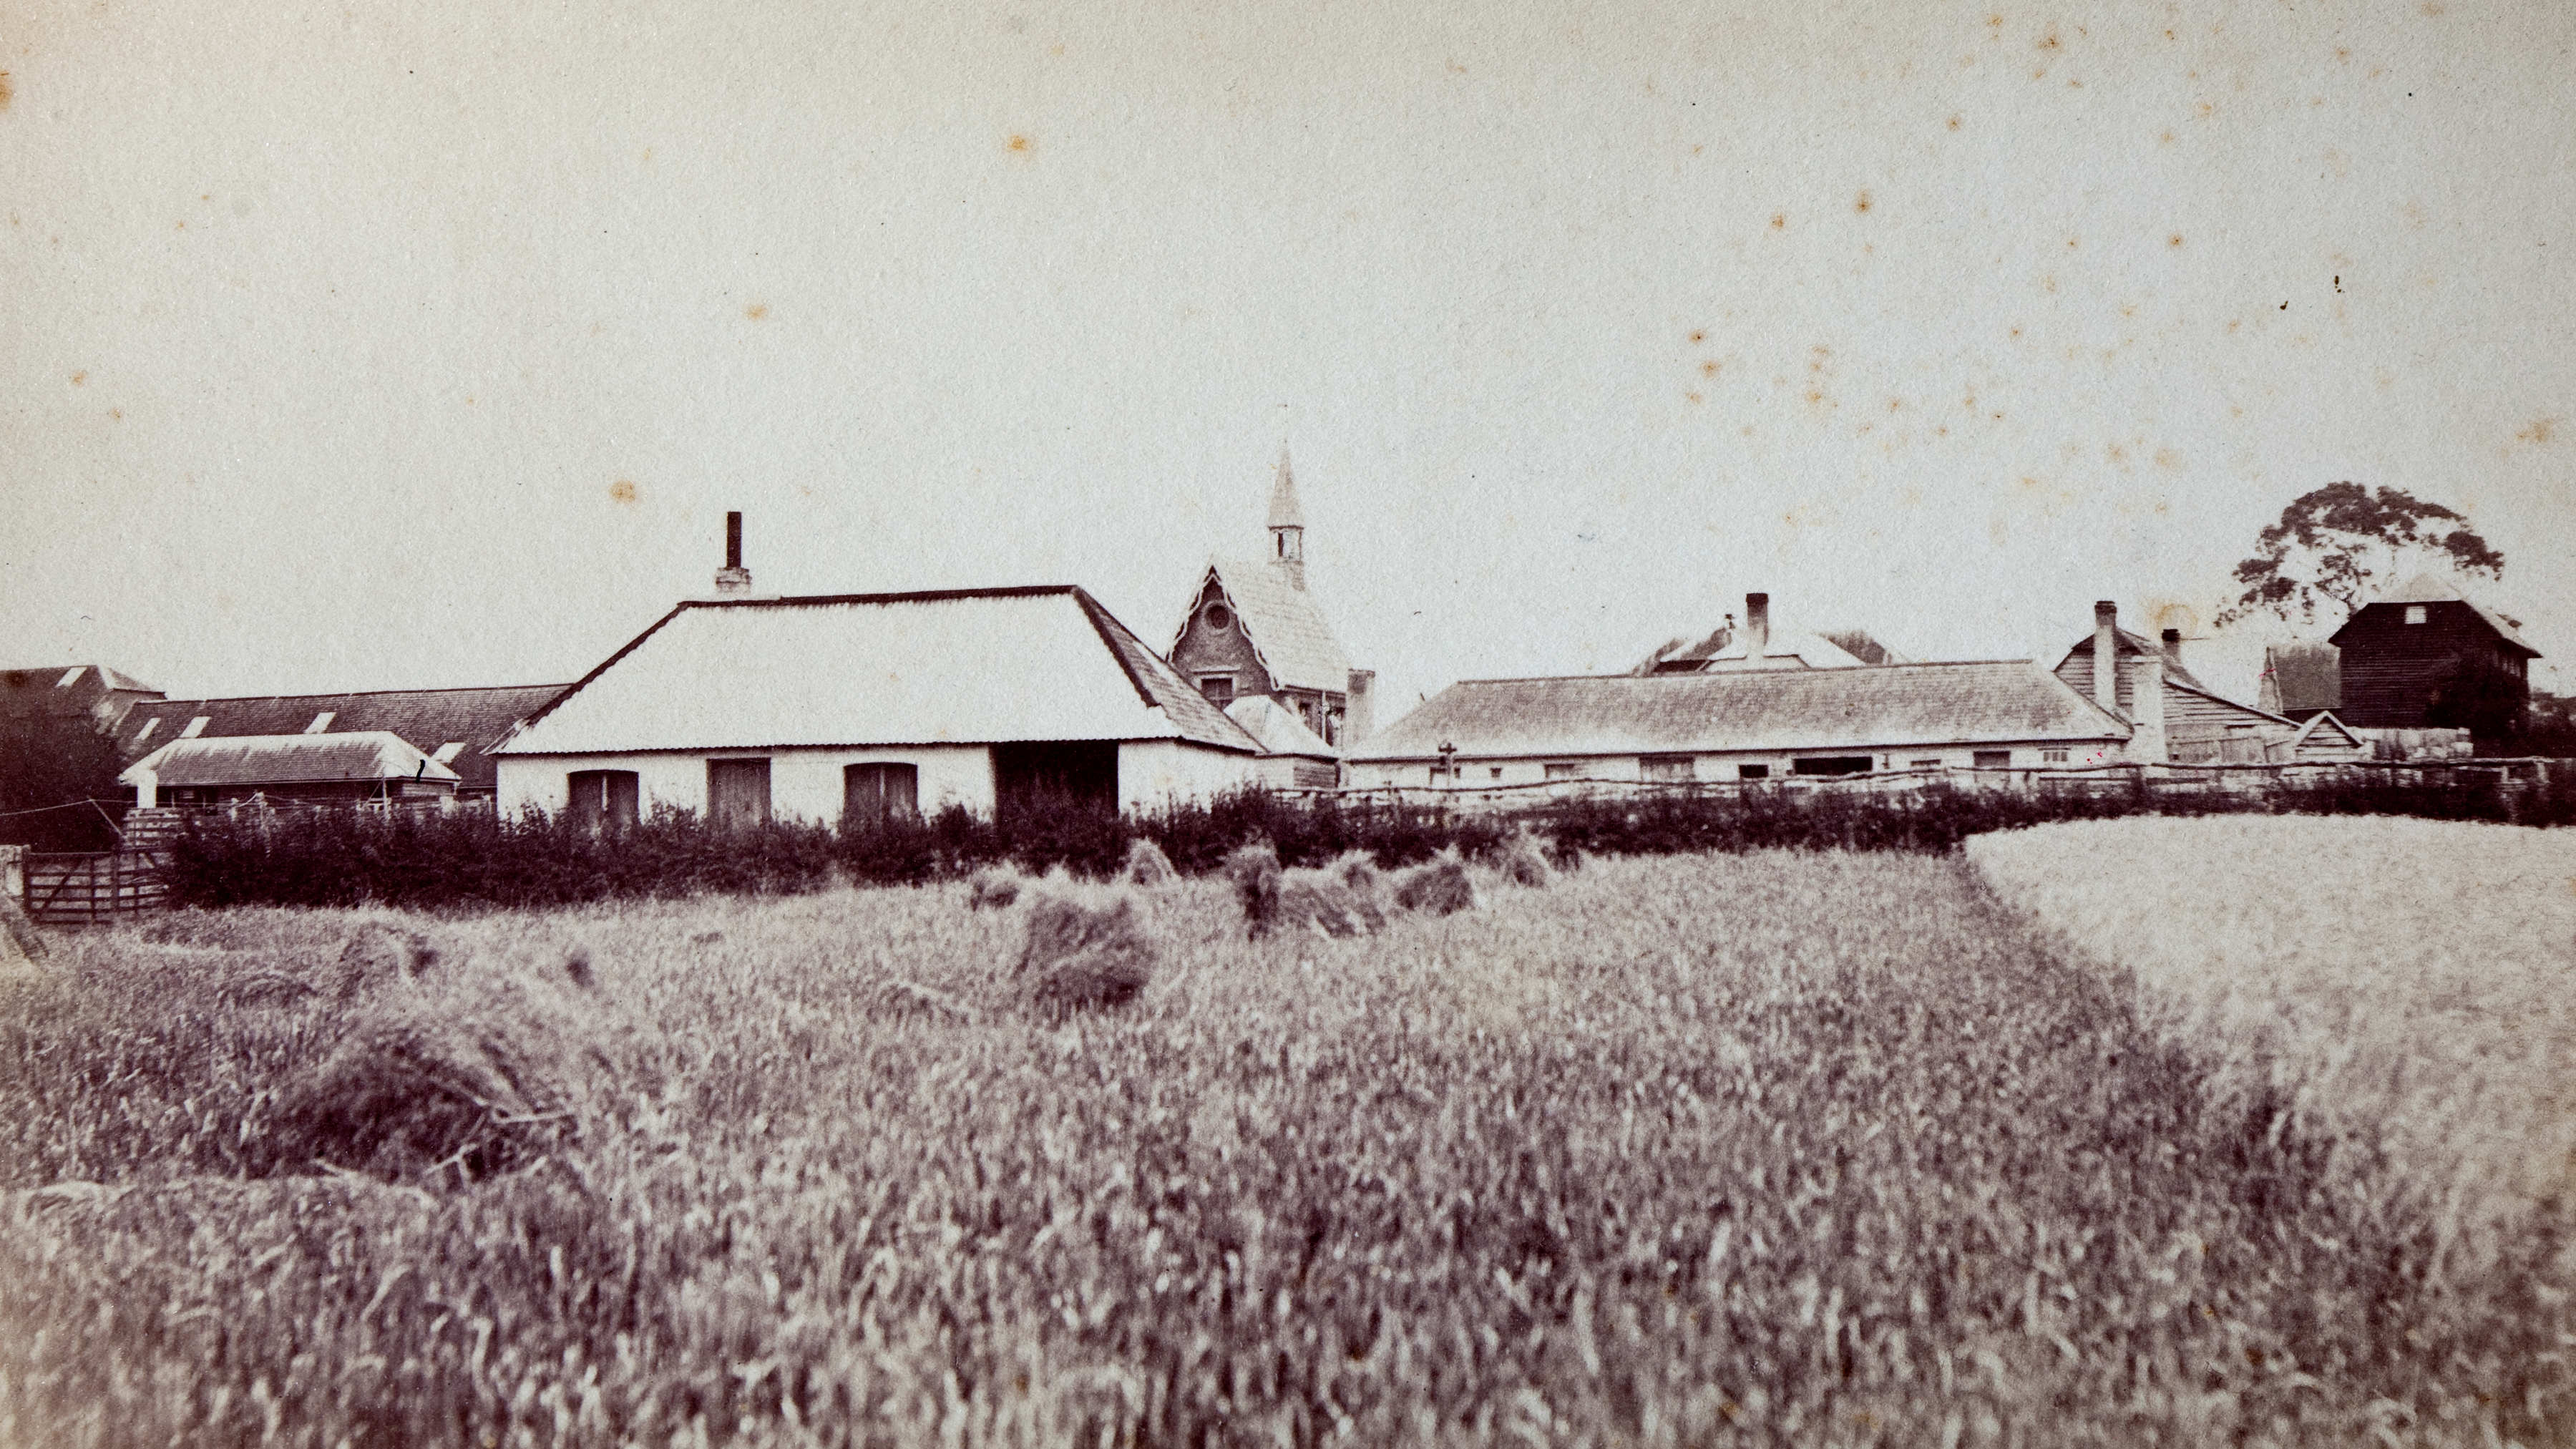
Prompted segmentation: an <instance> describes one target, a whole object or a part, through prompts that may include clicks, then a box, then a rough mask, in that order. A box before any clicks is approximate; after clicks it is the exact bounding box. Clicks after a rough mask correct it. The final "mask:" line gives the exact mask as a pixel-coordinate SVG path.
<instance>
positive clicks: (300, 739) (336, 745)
mask: <svg viewBox="0 0 2576 1449" xmlns="http://www.w3.org/2000/svg"><path fill="white" fill-rule="evenodd" d="M146 772H149V773H150V774H152V775H153V776H154V777H155V778H156V779H157V780H158V781H159V782H160V783H161V784H163V785H312V784H323V783H329V782H340V781H351V780H360V781H368V780H449V781H452V780H455V779H456V778H457V775H456V772H455V771H454V770H451V769H449V768H447V767H446V766H445V765H442V764H440V763H438V762H437V761H436V760H433V759H431V758H430V757H429V756H427V755H425V754H423V753H421V752H420V751H419V750H416V749H414V748H412V746H411V744H410V742H409V741H406V740H405V739H403V738H402V736H400V735H397V734H393V733H391V732H389V731H386V730H363V731H359V732H356V733H350V734H327V735H236V736H231V737H227V738H222V739H209V738H203V737H200V738H197V739H186V740H172V741H171V742H170V743H168V744H166V745H163V746H162V747H161V748H159V749H157V750H154V751H153V752H151V753H150V754H148V755H145V756H144V757H143V758H142V759H140V760H137V761H135V762H134V763H133V764H131V765H128V766H126V767H125V772H124V773H123V774H121V775H119V776H117V779H118V780H119V781H120V782H122V783H124V784H128V785H134V784H139V783H141V780H140V777H141V776H142V775H143V774H144V773H146Z"/></svg>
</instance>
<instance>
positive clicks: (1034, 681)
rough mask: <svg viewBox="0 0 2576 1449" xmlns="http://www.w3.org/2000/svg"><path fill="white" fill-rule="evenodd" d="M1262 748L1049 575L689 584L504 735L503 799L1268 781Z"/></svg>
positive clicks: (943, 796) (1031, 796)
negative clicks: (723, 588)
mask: <svg viewBox="0 0 2576 1449" xmlns="http://www.w3.org/2000/svg"><path fill="white" fill-rule="evenodd" d="M1259 753H1260V746H1259V745H1258V744H1257V743H1256V742H1255V741H1254V740H1253V739H1252V737H1251V736H1250V735H1248V734H1246V733H1245V732H1244V731H1243V730H1242V728H1240V727H1239V726H1237V725H1236V724H1235V723H1234V721H1232V720H1230V719H1228V718H1226V716H1225V714H1224V712H1223V711H1221V710H1219V709H1218V708H1217V707H1216V706H1215V705H1213V704H1210V703H1209V702H1208V701H1207V700H1206V699H1205V698H1204V697H1202V696H1201V695H1200V694H1199V692H1198V691H1197V690H1196V689H1193V688H1191V687H1190V686H1189V685H1187V684H1185V683H1183V682H1182V680H1181V678H1180V676H1179V675H1178V674H1175V673H1174V672H1173V671H1172V669H1171V666H1169V665H1168V664H1165V663H1164V662H1163V661H1162V660H1161V659H1160V658H1158V657H1156V655H1155V654H1154V652H1153V650H1151V649H1149V648H1147V647H1146V646H1145V645H1144V644H1143V643H1142V642H1141V641H1139V640H1138V639H1137V638H1136V636H1135V635H1134V634H1133V633H1132V632H1131V631H1129V630H1128V629H1127V627H1126V626H1125V625H1123V624H1121V623H1119V622H1118V620H1117V619H1115V618H1114V617H1112V616H1111V615H1110V613H1109V611H1108V610H1107V609H1105V608H1103V607H1102V606H1101V605H1100V604H1099V602H1098V601H1096V600H1094V599H1093V598H1092V597H1091V596H1090V595H1089V594H1087V593H1084V592H1083V591H1082V590H1080V589H1078V588H1073V587H1070V586H1061V585H1059V586H1050V587H1032V588H1003V589H976V590H950V591H940V592H931V593H909V594H843V595H824V596H814V597H799V598H772V599H763V598H726V599H711V600H698V601H692V602H689V603H684V604H682V605H680V606H679V607H678V608H676V609H673V610H672V611H671V612H670V613H669V614H667V615H665V616H664V617H663V618H662V619H661V620H660V621H659V622H658V623H656V624H654V626H653V627H652V628H650V629H647V630H646V631H644V633H643V634H642V635H641V636H640V637H638V638H637V639H636V640H635V641H634V642H633V643H630V644H628V645H627V646H626V647H625V648H623V649H620V650H619V651H617V653H616V654H614V655H612V656H611V657H610V658H609V659H608V661H607V662H606V663H603V664H601V665H600V666H599V667H598V668H597V669H594V670H592V671H591V672H590V674H589V675H588V676H587V677H585V678H584V679H583V680H582V681H581V682H580V683H578V684H576V685H574V686H573V687H572V688H570V689H569V690H566V691H565V692H564V694H563V695H562V696H561V697H560V698H558V699H556V700H555V701H554V702H553V703H552V704H550V705H548V706H547V707H546V708H545V709H543V710H541V711H539V712H538V713H537V714H536V715H535V716H533V717H532V718H531V719H530V720H529V721H528V723H527V724H526V726H525V727H524V728H522V729H521V730H520V731H519V732H518V733H516V734H515V735H513V736H512V737H511V738H509V739H508V740H506V741H504V742H503V743H502V744H501V745H500V746H499V747H498V748H496V749H495V750H494V751H493V754H494V755H495V757H496V758H497V759H498V760H499V763H500V795H501V806H502V808H503V809H504V810H519V809H525V808H535V809H540V810H545V811H549V812H554V811H563V810H570V811H572V812H574V813H575V814H577V815H584V816H592V817H602V818H611V819H613V818H633V817H634V816H636V815H638V814H643V813H649V812H651V811H652V810H654V809H656V808H657V807H671V808H676V809H683V810H689V811H696V812H701V813H704V814H705V815H707V816H708V817H710V818H712V819H715V820H717V821H719V822H720V823H728V824H739V823H746V822H755V821H759V820H766V819H772V818H794V819H803V820H811V821H836V820H840V819H842V818H844V817H845V816H848V815H851V814H856V815H859V816H862V817H875V816H882V815H884V814H888V813H897V814H904V813H912V812H916V811H936V810H938V809H941V808H943V807H946V806H949V805H960V806H964V807H966V808H967V809H969V810H973V811H977V812H979V813H991V812H993V811H995V810H996V809H999V808H1004V807H1007V806H1009V805H1010V804H1012V803H1013V802H1015V801H1024V800H1025V801H1035V800H1038V799H1041V798H1044V797H1048V796H1065V797H1072V798H1075V799H1079V800H1083V801H1085V802H1089V803H1094V804H1104V805H1105V804H1115V805H1117V806H1118V807H1119V808H1122V809H1131V810H1132V809H1139V808H1146V807H1150V806H1153V805H1155V804H1158V803H1161V802H1164V801H1169V800H1189V799H1204V798H1206V797H1208V796H1211V795H1214V794H1216V793H1219V792H1221V791H1223V790H1226V789H1229V788H1233V787H1237V786H1242V785H1250V784H1255V783H1257V782H1258V780H1259V772H1260V764H1259Z"/></svg>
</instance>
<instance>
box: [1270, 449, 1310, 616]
mask: <svg viewBox="0 0 2576 1449" xmlns="http://www.w3.org/2000/svg"><path fill="white" fill-rule="evenodd" d="M1270 561H1271V562H1272V563H1273V564H1276V565H1277V566H1278V567H1279V568H1280V569H1281V570H1282V571H1284V572H1285V573H1286V574H1287V575H1288V582H1289V583H1291V584H1293V585H1295V586H1296V587H1297V589H1298V590H1299V591H1300V592H1303V591H1304V589H1305V587H1306V513H1305V510H1303V509H1301V508H1299V507H1298V506H1297V480H1296V478H1295V476H1294V475H1292V474H1291V473H1290V472H1289V471H1288V445H1287V444H1286V443H1281V444H1280V445H1279V481H1278V482H1276V483H1274V484H1272V485H1271V488H1270Z"/></svg>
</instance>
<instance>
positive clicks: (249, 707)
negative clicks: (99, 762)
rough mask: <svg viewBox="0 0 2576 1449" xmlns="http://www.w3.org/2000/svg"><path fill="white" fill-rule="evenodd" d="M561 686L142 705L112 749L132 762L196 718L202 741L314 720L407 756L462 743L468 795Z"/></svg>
mask: <svg viewBox="0 0 2576 1449" xmlns="http://www.w3.org/2000/svg"><path fill="white" fill-rule="evenodd" d="M564 688H565V686H563V685H560V684H517V685H504V686H500V687H498V688H486V689H381V690H372V691H368V692H365V693H359V694H266V695H244V696H240V697H237V698H232V699H155V700H146V701H144V702H143V703H141V704H138V705H136V706H135V707H134V708H133V709H132V710H130V711H128V712H127V714H126V716H125V719H124V721H123V722H122V723H121V724H119V725H118V727H117V731H116V743H117V749H118V751H119V753H121V754H122V755H123V756H124V757H125V758H126V759H128V760H132V759H135V758H137V757H139V756H141V755H143V754H145V753H146V752H148V751H150V750H152V749H154V748H156V747H158V746H159V745H161V744H162V743H164V742H165V741H168V740H171V739H174V738H176V737H177V736H178V734H179V732H180V731H182V730H184V729H186V728H187V727H188V722H189V721H190V720H192V719H195V718H197V717H199V716H200V715H202V716H204V717H205V720H206V727H205V728H204V729H202V730H199V731H198V732H197V733H198V736H199V738H202V739H210V740H212V739H235V738H241V737H245V736H255V735H300V734H303V733H304V732H305V731H306V730H307V729H308V728H310V727H311V725H312V723H313V721H314V720H315V719H316V718H318V717H320V716H322V715H325V714H328V715H329V716H331V719H330V721H329V723H328V724H327V725H325V726H324V728H323V730H322V731H321V732H320V733H322V734H325V735H345V734H356V733H364V732H367V731H371V730H383V731H387V732H389V733H392V734H395V735H399V736H401V737H402V738H403V739H404V740H406V741H408V742H409V743H410V744H411V746H412V747H413V748H414V749H417V750H420V751H422V752H423V753H426V754H431V755H436V754H437V753H438V752H439V751H440V750H441V749H442V748H443V747H445V746H447V745H451V744H461V745H463V746H464V748H463V749H461V750H458V751H456V752H454V753H453V754H452V755H451V756H450V757H449V759H448V761H447V763H448V765H449V766H450V767H451V768H453V769H454V770H455V771H456V774H457V777H458V779H459V780H461V781H462V782H463V786H462V788H464V789H467V790H489V789H491V788H493V784H494V781H495V779H496V778H497V776H498V774H499V767H498V766H496V765H495V764H494V763H493V762H492V757H491V756H490V755H489V754H487V753H486V751H488V750H490V749H491V747H492V746H494V745H496V744H499V743H500V742H501V740H502V739H503V738H504V737H505V736H507V735H508V734H509V733H510V728H511V726H513V725H515V724H517V723H518V722H519V721H521V720H523V719H526V718H527V717H529V716H530V715H533V714H535V713H536V712H537V711H538V710H540V709H543V708H544V707H545V704H546V701H548V700H550V699H553V698H554V697H555V696H556V695H558V694H561V693H563V691H564Z"/></svg>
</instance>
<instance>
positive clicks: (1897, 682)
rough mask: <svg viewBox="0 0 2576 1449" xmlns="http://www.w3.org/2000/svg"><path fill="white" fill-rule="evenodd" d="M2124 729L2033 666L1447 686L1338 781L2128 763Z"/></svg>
mask: <svg viewBox="0 0 2576 1449" xmlns="http://www.w3.org/2000/svg"><path fill="white" fill-rule="evenodd" d="M2130 733H2131V728H2130V726H2129V724H2128V723H2127V722H2126V721H2123V720H2121V719H2119V718H2117V717H2115V716H2113V715H2112V714H2110V713H2109V712H2107V711H2105V710H2103V709H2101V708H2099V707H2098V706H2096V705H2095V704H2094V703H2093V702H2092V701H2090V700H2088V699H2086V698H2085V697H2084V696H2083V695H2081V694H2078V693H2077V692H2076V691H2075V690H2073V689H2071V688H2069V687H2068V686H2067V685H2066V684H2065V683H2064V682H2063V681H2061V680H2059V679H2058V678H2056V677H2055V676H2053V675H2051V674H2050V673H2049V672H2048V671H2047V670H2045V669H2042V668H2040V667H2039V666H2038V665H2037V664H2034V663H2032V662H2030V661H2028V660H1998V661H1980V662H1970V663H1953V664H1881V665H1862V666H1856V667H1846V668H1824V669H1820V668H1812V667H1805V666H1792V667H1785V668H1774V669H1758V670H1721V671H1717V672H1711V673H1699V672H1694V673H1665V674H1645V675H1610V676H1598V675H1583V676H1573V677H1567V678H1555V679H1476V680H1467V681H1463V682H1461V683H1458V684H1453V685H1451V686H1449V687H1448V688H1447V689H1444V690H1442V691H1441V692H1440V693H1438V694H1436V695H1433V696H1432V697H1431V698H1430V699H1429V700H1428V701H1426V702H1425V703H1424V704H1423V705H1422V706H1421V707H1419V708H1417V709H1415V710H1414V711H1413V712H1412V713H1411V714H1409V715H1406V716H1405V717H1404V718H1403V719H1400V720H1398V721H1396V722H1395V723H1394V724H1391V725H1389V726H1387V727H1386V729H1385V730H1383V731H1382V732H1380V733H1378V734H1377V735H1375V736H1373V737H1371V738H1370V739H1369V741H1368V742H1367V743H1366V744H1364V745H1362V746H1360V747H1359V748H1358V749H1356V750H1354V751H1353V752H1352V753H1351V754H1350V755H1349V756H1348V757H1347V758H1346V760H1345V767H1346V769H1347V771H1348V776H1349V778H1348V783H1349V784H1350V785H1352V786H1354V787H1359V788H1373V787H1383V786H1412V787H1426V786H1428V787H1440V786H1447V787H1454V788H1461V789H1473V788H1489V787H1493V786H1498V785H1526V784H1538V783H1544V782H1547V781H1566V782H1573V781H1580V780H1616V781H1647V782H1660V783H1672V784H1682V783H1688V782H1691V781H1695V780H1696V781H1726V780H1754V779H1778V778H1781V777H1784V776H1790V775H1845V774H1864V773H1871V772H1875V771H1881V770H1906V769H1924V768H1932V767H1938V766H1966V767H1974V768H1986V769H2001V768H2031V769H2040V768H2049V767H2069V768H2072V767H2080V766H2085V765H2101V764H2106V763H2113V762H2117V761H2120V760H2123V759H2125V758H2126V753H2125V752H2126V747H2127V742H2128V739H2129V736H2130Z"/></svg>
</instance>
